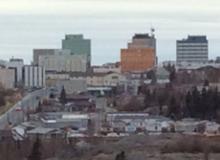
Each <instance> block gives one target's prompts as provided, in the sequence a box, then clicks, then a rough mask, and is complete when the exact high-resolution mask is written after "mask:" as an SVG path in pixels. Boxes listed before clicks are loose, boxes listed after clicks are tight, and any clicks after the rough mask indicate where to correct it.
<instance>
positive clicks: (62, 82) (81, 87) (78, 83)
mask: <svg viewBox="0 0 220 160" xmlns="http://www.w3.org/2000/svg"><path fill="white" fill-rule="evenodd" d="M47 87H56V88H58V89H59V91H61V89H62V88H63V87H64V88H65V91H66V93H67V94H73V93H80V92H85V91H87V85H86V79H85V78H76V79H47Z"/></svg>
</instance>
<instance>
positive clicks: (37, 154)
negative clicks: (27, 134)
mask: <svg viewBox="0 0 220 160" xmlns="http://www.w3.org/2000/svg"><path fill="white" fill-rule="evenodd" d="M40 149H41V141H40V139H39V137H38V136H37V138H36V141H35V142H34V145H33V148H32V151H31V154H30V155H29V157H28V160H41V158H42V153H41V151H40Z"/></svg>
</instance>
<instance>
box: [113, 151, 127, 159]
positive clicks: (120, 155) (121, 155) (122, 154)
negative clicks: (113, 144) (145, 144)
mask: <svg viewBox="0 0 220 160" xmlns="http://www.w3.org/2000/svg"><path fill="white" fill-rule="evenodd" d="M115 160H126V157H125V152H124V151H121V153H119V154H117V155H116V157H115Z"/></svg>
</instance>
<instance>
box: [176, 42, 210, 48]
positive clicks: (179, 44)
mask: <svg viewBox="0 0 220 160" xmlns="http://www.w3.org/2000/svg"><path fill="white" fill-rule="evenodd" d="M179 46H184V47H188V46H208V43H177V47H179Z"/></svg>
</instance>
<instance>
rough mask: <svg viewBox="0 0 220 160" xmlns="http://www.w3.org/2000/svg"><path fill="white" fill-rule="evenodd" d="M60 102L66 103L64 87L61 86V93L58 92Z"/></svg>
mask: <svg viewBox="0 0 220 160" xmlns="http://www.w3.org/2000/svg"><path fill="white" fill-rule="evenodd" d="M60 102H61V103H62V104H66V90H65V88H64V87H63V88H62V90H61V93H60Z"/></svg>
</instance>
